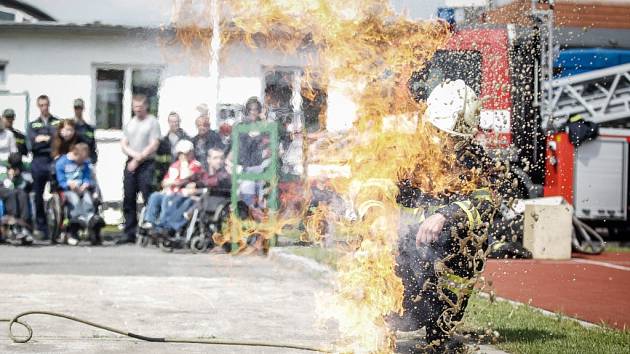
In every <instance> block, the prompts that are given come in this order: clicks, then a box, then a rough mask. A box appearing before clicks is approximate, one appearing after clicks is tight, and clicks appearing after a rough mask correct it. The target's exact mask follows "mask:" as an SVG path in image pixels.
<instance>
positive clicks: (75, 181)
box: [55, 143, 104, 244]
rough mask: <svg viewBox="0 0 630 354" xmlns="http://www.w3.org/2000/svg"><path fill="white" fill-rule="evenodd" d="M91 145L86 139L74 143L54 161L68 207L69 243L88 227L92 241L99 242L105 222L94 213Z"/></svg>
mask: <svg viewBox="0 0 630 354" xmlns="http://www.w3.org/2000/svg"><path fill="white" fill-rule="evenodd" d="M89 156H90V148H89V146H88V145H87V144H85V143H78V144H76V145H74V146H73V147H72V148H71V149H70V151H69V152H68V153H67V154H65V155H62V156H60V157H59V158H58V159H57V161H56V162H55V177H56V179H57V184H58V188H59V190H60V191H62V193H63V197H64V199H65V202H66V205H67V207H68V215H69V220H68V221H69V225H68V229H67V230H68V232H69V238H68V243H69V244H77V243H78V232H79V230H81V229H85V228H87V229H88V231H89V232H91V233H92V235H91V236H92V237H91V240H92V243H93V244H98V243H100V229H101V228H102V227H103V226H104V222H103V220H102V219H101V217H100V216H99V215H98V214H97V213H96V207H95V203H94V195H93V194H95V193H96V192H97V188H96V183H95V180H94V178H93V173H92V164H91V162H90V160H89Z"/></svg>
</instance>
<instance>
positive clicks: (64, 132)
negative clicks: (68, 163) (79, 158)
mask: <svg viewBox="0 0 630 354" xmlns="http://www.w3.org/2000/svg"><path fill="white" fill-rule="evenodd" d="M78 142H79V136H78V135H77V132H76V123H75V121H74V120H72V119H62V120H61V123H59V125H57V131H56V132H55V136H54V137H53V140H52V152H51V155H50V156H52V158H53V159H57V158H58V157H59V156H62V155H65V154H67V153H69V152H70V150H72V147H74V145H76V144H77V143H78Z"/></svg>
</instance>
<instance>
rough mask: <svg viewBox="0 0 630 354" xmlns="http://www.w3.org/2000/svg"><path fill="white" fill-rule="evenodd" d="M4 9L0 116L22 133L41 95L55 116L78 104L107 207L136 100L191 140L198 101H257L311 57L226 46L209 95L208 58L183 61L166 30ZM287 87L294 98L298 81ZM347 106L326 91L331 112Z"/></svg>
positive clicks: (118, 186)
mask: <svg viewBox="0 0 630 354" xmlns="http://www.w3.org/2000/svg"><path fill="white" fill-rule="evenodd" d="M6 3H7V2H4V6H2V2H0V110H4V109H5V108H9V107H10V108H13V109H14V110H16V113H17V117H16V122H15V125H16V127H18V128H21V129H24V128H25V127H26V125H27V123H28V121H29V120H33V119H36V118H37V116H38V113H39V111H38V110H37V107H36V102H35V101H36V98H37V96H39V95H40V94H46V95H48V96H49V97H50V100H51V112H52V113H53V115H55V116H57V117H59V118H69V117H72V115H73V107H72V102H73V100H74V99H75V98H79V97H80V98H83V99H84V100H85V105H86V107H85V108H86V109H85V112H86V115H87V117H86V118H87V120H88V121H89V122H90V123H92V124H94V125H95V126H96V127H97V133H96V137H97V144H98V149H99V155H100V158H99V163H98V166H97V176H98V178H99V183H100V184H101V188H102V190H103V195H104V198H105V201H106V202H117V201H120V200H122V190H123V189H122V175H123V166H124V162H125V157H124V156H123V154H122V152H121V150H120V145H119V141H120V139H121V137H122V131H121V128H122V126H123V125H124V124H125V123H126V122H127V121H128V120H129V119H130V118H131V97H132V95H133V94H135V93H144V94H147V95H148V96H149V99H150V106H151V111H152V112H153V113H154V114H155V115H156V116H157V117H158V119H159V121H160V123H161V126H162V129H163V132H165V131H166V117H167V116H168V114H169V113H170V112H171V111H176V112H178V113H179V114H180V116H181V117H182V126H183V128H184V129H185V130H186V131H187V132H188V133H189V134H191V135H194V133H195V129H194V119H195V118H196V117H197V116H198V115H199V113H198V111H197V110H196V107H197V106H198V105H199V104H201V103H206V104H207V105H208V106H210V107H212V106H213V105H214V106H215V107H217V108H218V109H219V110H220V109H221V107H223V105H239V104H243V103H244V102H245V101H246V100H247V98H249V97H250V96H258V97H259V98H261V99H262V97H263V93H264V90H265V87H266V86H267V85H270V84H273V83H274V82H273V81H274V80H277V78H278V77H285V78H287V77H288V78H295V77H296V76H295V74H296V73H297V74H299V73H301V70H302V68H303V67H304V66H305V65H306V64H307V54H309V53H306V52H302V53H299V54H297V55H292V56H288V55H285V54H282V53H278V52H274V51H272V50H265V49H251V48H249V47H246V46H245V45H242V44H239V43H233V44H230V45H229V47H228V48H226V50H225V51H224V52H223V53H224V55H223V57H222V58H221V63H220V65H219V80H218V81H219V89H218V98H215V97H212V96H213V95H212V93H211V91H212V90H211V80H210V73H209V69H208V68H209V63H208V62H207V59H205V62H204V61H199V60H194V59H191V58H190V57H188V56H187V55H186V52H185V51H184V49H183V48H182V47H181V46H180V45H179V44H177V43H173V41H172V40H171V39H172V35H173V33H172V31H170V30H160V29H158V28H149V29H147V28H137V27H124V26H111V25H104V24H99V23H95V24H87V25H76V24H70V23H59V22H54V21H50V20H51V18H50V17H49V16H47V15H46V14H43V13H42V12H41V11H38V10H36V9H33V8H32V7H30V6H20V4H21V3H20V2H17V1H11V2H10V3H11V4H12V5H14V6H11V7H9V6H8V5H7V4H6ZM306 51H309V50H308V49H307V50H306ZM311 54H312V53H311ZM311 57H312V55H311ZM298 76H299V75H298ZM293 81H294V82H293V83H292V84H290V85H293V92H294V93H295V92H296V89H297V90H299V87H296V86H295V85H296V83H295V82H297V85H299V80H298V81H295V80H293ZM285 84H286V83H285ZM324 96H326V95H324ZM335 97H337V98H335ZM335 102H337V103H336V104H335ZM344 102H346V100H344V99H343V97H341V96H340V95H338V94H335V93H334V92H329V93H328V105H327V106H328V108H329V109H336V108H335V107H342V106H345V104H344ZM346 109H347V108H346ZM313 119H315V120H316V118H313V117H311V118H310V120H311V121H313ZM307 120H308V119H307ZM214 124H216V122H214ZM314 124H316V123H314ZM331 124H334V122H332V123H331ZM331 128H334V127H333V126H332V125H331ZM338 128H339V127H338Z"/></svg>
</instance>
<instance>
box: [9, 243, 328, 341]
mask: <svg viewBox="0 0 630 354" xmlns="http://www.w3.org/2000/svg"><path fill="white" fill-rule="evenodd" d="M0 272H1V273H2V274H1V277H2V278H1V279H2V284H3V286H2V287H0V298H2V299H3V300H2V306H1V307H0V318H6V317H11V316H12V315H14V314H17V313H18V312H21V311H26V310H33V309H38V310H50V311H59V312H65V313H68V314H72V315H76V316H80V317H83V318H85V319H88V320H93V321H97V322H100V323H103V324H106V325H110V326H113V327H120V328H122V329H126V330H128V331H131V332H134V333H139V334H144V335H148V336H158V337H161V336H170V337H172V336H178V337H193V338H212V337H219V338H230V339H244V340H257V341H280V342H290V343H296V344H305V345H315V346H319V347H322V346H323V347H326V346H327V345H328V343H330V342H331V339H332V338H333V337H334V333H333V330H329V329H325V328H321V327H318V326H316V325H315V322H316V314H315V309H314V299H315V293H316V292H323V293H325V292H327V291H329V290H330V288H329V287H328V286H327V285H326V283H325V282H321V281H318V280H316V279H311V278H310V277H307V276H304V274H303V273H301V272H299V271H295V270H292V269H287V268H286V267H283V266H282V265H281V264H278V263H275V262H273V261H271V260H269V259H265V258H261V257H231V256H228V255H208V254H204V255H193V254H166V253H163V252H161V251H159V250H157V249H140V248H137V247H135V246H120V247H100V248H99V247H76V248H75V247H67V246H56V247H36V248H28V247H10V246H2V247H0ZM26 320H27V321H28V322H29V323H30V324H31V326H32V327H33V328H34V332H35V335H34V339H33V340H32V341H31V342H29V343H27V344H13V343H11V342H10V340H9V339H8V338H7V337H6V335H5V332H4V331H5V326H6V324H1V325H0V326H2V332H0V333H2V335H0V352H2V353H60V352H64V353H123V352H124V353H128V352H135V353H138V352H139V353H173V352H186V353H208V352H213V353H251V352H256V353H293V352H301V351H296V350H284V349H275V348H273V349H261V348H251V347H227V346H213V347H209V346H204V345H188V344H186V345H182V344H159V343H147V342H141V341H136V340H132V339H128V338H121V337H119V336H117V335H115V334H112V333H108V332H104V331H101V330H99V329H95V328H90V327H85V326H82V325H79V324H75V323H72V322H69V321H65V320H62V319H53V318H45V317H39V316H33V317H30V318H27V319H26ZM302 353H303V352H302Z"/></svg>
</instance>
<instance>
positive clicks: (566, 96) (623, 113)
mask: <svg viewBox="0 0 630 354" xmlns="http://www.w3.org/2000/svg"><path fill="white" fill-rule="evenodd" d="M546 85H548V86H549V87H550V88H551V90H552V99H551V103H550V106H549V110H550V111H551V121H549V120H545V119H544V118H545V117H543V127H544V128H547V129H553V128H557V127H558V126H560V125H561V124H562V123H564V122H565V121H566V119H567V118H569V117H571V116H574V115H576V114H580V115H581V116H582V117H583V118H584V119H586V120H590V121H592V122H595V123H598V124H602V123H610V122H615V121H619V120H622V119H628V118H630V64H623V65H617V66H613V67H610V68H606V69H601V70H595V71H590V72H587V73H583V74H578V75H574V76H571V77H566V78H561V79H556V80H553V81H551V82H550V83H546ZM550 123H551V125H549V124H550Z"/></svg>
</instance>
